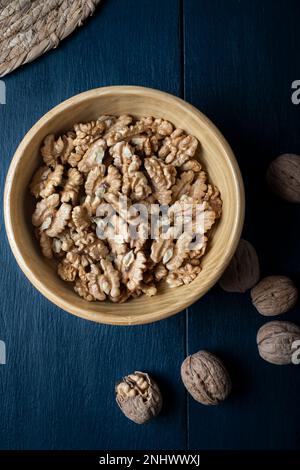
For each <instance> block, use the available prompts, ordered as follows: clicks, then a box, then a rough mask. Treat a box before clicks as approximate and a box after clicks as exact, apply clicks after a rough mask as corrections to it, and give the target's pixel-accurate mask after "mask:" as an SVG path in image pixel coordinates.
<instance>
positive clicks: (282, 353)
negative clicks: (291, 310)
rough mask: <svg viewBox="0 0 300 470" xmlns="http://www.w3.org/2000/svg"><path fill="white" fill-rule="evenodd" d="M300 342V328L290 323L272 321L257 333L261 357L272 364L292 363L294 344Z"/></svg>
mask: <svg viewBox="0 0 300 470" xmlns="http://www.w3.org/2000/svg"><path fill="white" fill-rule="evenodd" d="M299 340H300V327H299V326H298V325H295V324H294V323H291V322H288V321H271V322H269V323H266V324H265V325H263V326H262V327H261V328H260V329H259V330H258V333H257V346H258V352H259V355H260V357H262V358H263V359H264V360H265V361H267V362H271V364H277V365H284V364H291V363H292V356H293V352H294V351H293V342H294V341H299Z"/></svg>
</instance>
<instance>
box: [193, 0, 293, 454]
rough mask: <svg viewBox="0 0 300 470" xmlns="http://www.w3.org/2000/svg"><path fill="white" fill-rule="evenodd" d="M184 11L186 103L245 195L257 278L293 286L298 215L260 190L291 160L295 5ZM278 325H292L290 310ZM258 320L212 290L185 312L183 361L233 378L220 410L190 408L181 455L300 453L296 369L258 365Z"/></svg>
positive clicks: (231, 0)
mask: <svg viewBox="0 0 300 470" xmlns="http://www.w3.org/2000/svg"><path fill="white" fill-rule="evenodd" d="M184 6H185V8H184V18H185V22H184V24H185V32H184V50H185V98H186V99H187V100H188V101H190V102H192V103H193V104H194V105H196V106H198V107H199V108H200V109H201V110H203V111H204V112H205V113H207V115H208V116H209V117H210V118H211V119H212V120H213V121H214V122H215V123H216V124H217V125H218V126H219V127H220V129H221V131H222V132H223V133H224V135H225V136H226V137H227V138H228V140H229V142H230V144H231V145H232V147H233V150H234V152H235V155H236V157H237V159H238V162H239V164H240V167H241V169H242V174H243V177H244V182H245V187H246V221H245V228H244V233H243V237H244V238H246V239H248V240H249V241H250V242H252V243H253V244H254V246H255V247H256V248H257V251H258V255H259V258H260V262H261V268H262V276H264V275H269V274H285V275H289V276H291V277H292V278H293V279H294V280H295V281H296V283H297V285H298V287H299V259H300V246H299V216H300V207H299V205H298V206H295V205H293V204H291V205H289V204H288V203H285V202H283V201H280V200H279V199H277V198H276V197H275V196H273V195H272V194H271V193H270V191H269V190H268V188H267V187H266V184H265V173H266V169H267V166H268V164H269V163H270V161H271V160H272V159H273V158H274V157H276V156H277V155H278V154H280V153H284V152H295V153H298V154H299V153H300V137H299V125H298V122H299V116H300V107H299V106H298V107H297V106H294V105H293V104H292V102H291V92H292V91H291V83H292V81H293V80H296V79H297V78H298V77H299V76H300V61H299V60H298V45H297V37H298V32H297V31H298V27H299V26H298V17H299V12H300V7H299V2H297V1H293V0H291V1H288V2H282V1H269V0H264V1H260V0H257V1H256V0H255V1H251V2H249V1H243V0H242V1H235V0H228V1H226V2H224V1H221V0H212V1H210V2H204V1H200V2H199V1H198V0H186V1H185V2H184ZM282 319H283V320H291V321H294V322H295V323H298V324H300V318H299V304H298V306H297V307H296V308H294V309H293V310H292V311H291V312H290V313H288V314H286V315H284V316H282ZM264 322H265V320H264V319H262V318H261V316H260V315H259V313H258V312H256V310H255V309H254V307H253V306H252V305H251V300H250V295H245V296H244V295H240V294H227V293H225V292H222V291H221V290H220V289H219V287H216V288H214V289H213V290H212V291H210V292H209V294H208V295H206V296H205V297H204V298H203V299H201V300H200V301H199V302H198V303H196V304H195V305H194V306H193V307H191V308H190V309H189V315H188V351H189V353H193V352H195V351H197V350H198V349H208V350H211V351H212V352H215V353H216V354H219V355H220V357H221V358H223V359H224V361H225V363H226V365H228V368H229V372H231V374H232V378H233V394H232V397H231V399H229V400H228V402H225V403H224V405H222V406H220V407H218V408H214V409H207V408H204V407H199V406H198V405H197V404H196V403H195V402H193V400H189V416H190V426H189V435H188V442H189V446H190V448H199V446H200V447H201V448H210V449H213V448H218V449H232V448H234V449H237V448H240V449H242V448H256V449H263V448H268V449H292V448H294V449H297V448H298V449H299V445H300V444H299V443H300V411H299V407H298V405H297V403H298V400H299V388H300V376H299V371H298V370H297V367H296V366H286V367H279V366H278V367H277V366H272V365H270V364H267V363H265V362H263V361H262V360H261V359H260V358H259V356H258V352H257V347H256V339H255V338H256V333H257V330H258V328H259V327H260V326H261V325H262V324H263V323H264ZM200 422H201V423H202V425H201V426H199V423H200Z"/></svg>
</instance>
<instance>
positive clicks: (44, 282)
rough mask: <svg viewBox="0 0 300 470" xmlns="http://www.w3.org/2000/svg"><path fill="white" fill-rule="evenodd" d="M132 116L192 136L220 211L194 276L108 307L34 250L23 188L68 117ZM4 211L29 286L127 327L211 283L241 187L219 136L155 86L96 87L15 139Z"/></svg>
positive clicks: (159, 315)
mask: <svg viewBox="0 0 300 470" xmlns="http://www.w3.org/2000/svg"><path fill="white" fill-rule="evenodd" d="M103 114H106V115H116V116H122V115H125V114H132V115H133V116H136V117H138V118H141V117H143V116H154V117H156V118H159V117H161V118H163V119H166V120H168V121H172V123H173V124H174V125H175V127H176V128H182V129H184V130H185V131H186V132H187V133H190V134H192V135H194V136H195V137H196V138H197V139H198V141H199V142H200V146H199V147H200V148H199V151H198V152H197V154H196V158H198V159H200V161H201V164H203V166H204V168H205V169H206V170H207V173H208V175H209V178H210V181H211V182H212V183H213V184H215V185H216V186H217V187H218V189H219V190H220V192H221V197H222V201H223V211H222V217H221V220H220V221H219V222H218V224H217V226H216V228H215V229H214V231H213V233H212V234H210V243H209V248H208V250H207V253H206V254H205V256H204V258H203V260H202V263H201V266H202V270H201V272H200V274H199V275H198V276H197V278H196V279H195V280H194V281H193V282H192V283H191V284H189V285H186V286H182V287H180V288H175V289H172V288H170V287H168V285H166V284H161V285H159V290H158V293H157V295H155V296H153V297H151V298H148V297H147V296H141V297H140V298H137V299H132V300H130V301H129V302H124V303H121V304H119V305H116V304H114V303H112V302H109V301H104V302H87V301H86V300H84V299H82V298H80V297H79V296H78V294H77V293H76V292H74V290H73V288H72V286H70V283H66V282H63V281H62V280H61V279H60V278H59V276H58V275H57V270H56V266H55V262H53V263H51V262H50V261H49V260H47V259H46V258H45V257H44V256H43V255H42V253H41V250H40V247H39V246H38V244H37V242H36V237H35V235H34V229H33V227H32V226H31V224H30V221H31V217H32V210H33V209H32V202H33V201H32V197H30V196H29V193H28V187H29V184H30V181H31V178H32V175H33V174H34V172H35V171H36V168H38V167H39V166H40V165H41V161H42V160H41V157H40V146H41V144H42V142H43V140H44V138H45V137H46V136H47V135H49V134H55V135H56V136H58V135H61V134H62V133H63V132H67V131H68V130H69V129H71V128H72V127H73V125H74V123H78V122H89V121H91V120H96V119H97V118H98V117H99V116H101V115H103ZM4 217H5V226H6V231H7V236H8V240H9V242H10V245H11V248H12V251H13V253H14V255H15V257H16V260H17V262H18V264H19V266H20V267H21V269H22V270H23V272H24V273H25V274H26V276H27V277H28V279H29V280H30V281H31V282H32V283H33V285H34V286H35V287H36V288H37V289H38V290H39V291H40V292H41V293H42V294H44V295H45V296H46V297H47V298H48V299H49V300H51V301H52V302H53V303H54V304H55V305H57V306H58V307H60V308H63V309H64V310H66V311H67V312H70V313H73V314H74V315H77V316H79V317H82V318H85V319H88V320H92V321H95V322H100V323H111V324H115V325H134V324H144V323H150V322H153V321H157V320H162V319H164V318H167V317H169V316H170V315H172V314H174V313H177V312H179V311H181V310H183V309H184V308H185V307H187V306H189V305H191V304H192V303H193V302H195V301H196V300H197V299H199V298H200V297H202V296H203V295H204V294H205V293H206V292H207V291H208V289H209V288H210V287H211V286H213V285H214V284H215V283H216V282H217V280H218V279H219V277H220V276H221V274H222V272H223V271H224V269H225V267H226V266H227V264H228V263H229V261H230V259H231V257H232V256H233V253H234V252H235V249H236V246H237V244H238V241H239V239H240V235H241V230H242V226H243V222H244V188H243V182H242V178H241V175H240V171H239V168H238V165H237V163H236V160H235V158H234V155H233V153H232V151H231V149H230V147H229V145H228V144H227V142H226V140H225V139H224V137H223V136H222V135H221V134H220V133H219V131H218V130H217V129H216V128H215V127H214V125H213V124H212V123H211V122H210V121H209V120H208V119H207V118H206V117H205V116H204V115H202V114H201V113H200V112H199V111H198V110H197V109H196V108H194V107H193V106H191V105H189V104H188V103H186V102H184V101H182V100H180V99H178V98H176V97H174V96H172V95H170V94H167V93H163V92H161V91H157V90H153V89H151V88H145V87H129V86H125V87H124V86H123V87H122V86H118V87H103V88H97V89H94V90H90V91H87V92H86V93H81V94H79V95H76V96H74V97H72V98H70V99H69V100H67V101H65V102H63V103H61V104H60V105H59V106H57V107H55V108H54V109H52V110H51V111H49V112H48V113H47V114H46V115H45V116H43V117H42V118H41V119H40V120H39V121H38V122H37V123H36V124H35V125H34V126H33V128H32V129H30V131H29V132H28V133H27V134H26V136H25V137H24V139H23V140H22V142H21V143H20V145H19V147H18V149H17V151H16V153H15V155H14V157H13V160H12V163H11V165H10V168H9V171H8V174H7V178H6V186H5V192H4Z"/></svg>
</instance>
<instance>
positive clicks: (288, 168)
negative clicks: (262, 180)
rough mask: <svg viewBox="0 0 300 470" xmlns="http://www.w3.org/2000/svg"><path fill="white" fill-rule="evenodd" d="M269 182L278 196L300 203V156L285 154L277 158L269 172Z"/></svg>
mask: <svg viewBox="0 0 300 470" xmlns="http://www.w3.org/2000/svg"><path fill="white" fill-rule="evenodd" d="M267 182H268V184H269V186H270V188H271V189H272V191H274V192H275V193H276V194H277V195H278V196H280V197H281V198H282V199H285V200H286V201H289V202H298V203H299V202H300V156H299V155H294V154H292V153H285V154H283V155H280V156H279V157H277V158H275V160H273V161H272V163H271V164H270V166H269V168H268V171H267Z"/></svg>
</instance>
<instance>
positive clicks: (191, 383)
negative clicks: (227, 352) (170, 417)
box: [181, 351, 231, 405]
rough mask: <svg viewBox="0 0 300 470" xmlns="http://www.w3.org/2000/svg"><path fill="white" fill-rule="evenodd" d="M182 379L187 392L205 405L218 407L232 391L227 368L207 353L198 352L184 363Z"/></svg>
mask: <svg viewBox="0 0 300 470" xmlns="http://www.w3.org/2000/svg"><path fill="white" fill-rule="evenodd" d="M181 378H182V381H183V383H184V385H185V387H186V389H187V391H188V392H189V393H190V394H191V395H192V397H193V398H194V399H195V400H196V401H198V402H200V403H202V404H203V405H218V404H219V403H220V402H221V401H223V400H225V398H226V397H227V396H228V395H229V393H230V391H231V380H230V377H229V374H228V372H227V370H226V369H225V366H224V365H223V363H222V362H221V361H220V359H218V358H217V357H216V356H214V355H213V354H211V353H210V352H207V351H198V352H197V353H195V354H193V355H192V356H188V357H187V358H186V359H185V360H184V361H183V363H182V366H181Z"/></svg>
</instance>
